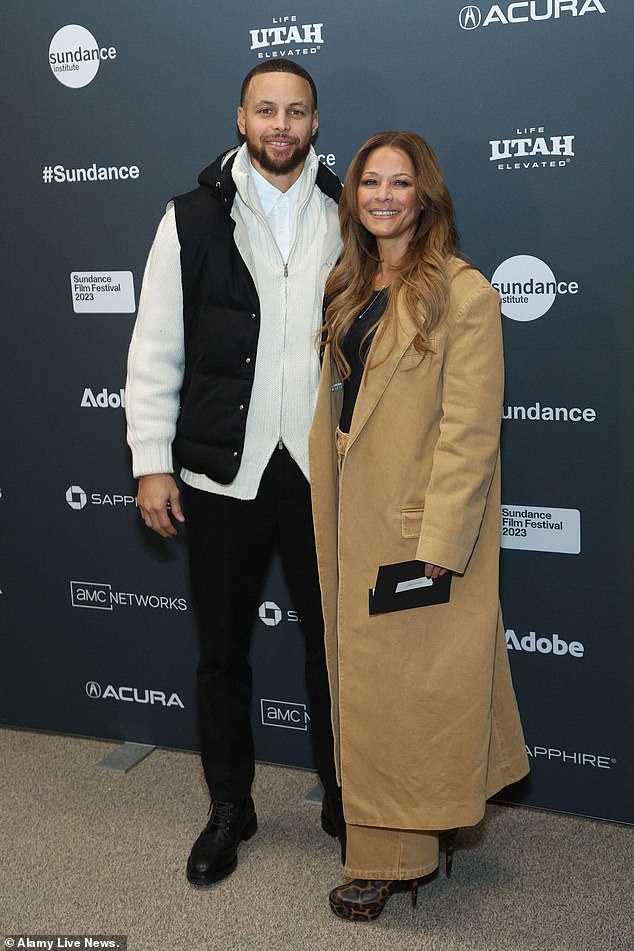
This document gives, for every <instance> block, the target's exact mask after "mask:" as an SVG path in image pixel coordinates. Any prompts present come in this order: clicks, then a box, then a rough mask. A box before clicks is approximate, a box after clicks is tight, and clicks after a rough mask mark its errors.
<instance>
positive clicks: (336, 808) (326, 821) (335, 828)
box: [321, 787, 346, 865]
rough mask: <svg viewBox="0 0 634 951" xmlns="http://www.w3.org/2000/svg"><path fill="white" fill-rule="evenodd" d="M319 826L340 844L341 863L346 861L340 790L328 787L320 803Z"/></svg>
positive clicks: (344, 826)
mask: <svg viewBox="0 0 634 951" xmlns="http://www.w3.org/2000/svg"><path fill="white" fill-rule="evenodd" d="M321 827H322V829H323V830H324V832H327V833H328V835H331V836H332V837H333V838H335V837H336V838H337V839H339V842H340V844H341V864H342V865H345V863H346V820H345V819H344V817H343V803H342V801H341V790H340V789H339V788H338V787H337V788H336V789H334V790H333V789H328V790H327V791H326V792H325V793H324V798H323V800H322V804H321Z"/></svg>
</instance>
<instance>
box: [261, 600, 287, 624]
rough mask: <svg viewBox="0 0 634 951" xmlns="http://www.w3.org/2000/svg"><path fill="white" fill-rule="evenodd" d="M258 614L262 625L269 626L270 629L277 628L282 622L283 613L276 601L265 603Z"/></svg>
mask: <svg viewBox="0 0 634 951" xmlns="http://www.w3.org/2000/svg"><path fill="white" fill-rule="evenodd" d="M258 614H259V615H260V620H261V621H262V623H263V624H267V625H268V626H269V627H275V625H276V624H279V623H280V621H281V620H282V612H281V611H280V609H279V608H278V606H277V604H276V603H275V601H263V602H262V604H261V605H260V608H259V611H258Z"/></svg>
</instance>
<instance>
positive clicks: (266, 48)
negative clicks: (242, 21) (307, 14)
mask: <svg viewBox="0 0 634 951" xmlns="http://www.w3.org/2000/svg"><path fill="white" fill-rule="evenodd" d="M323 26H324V24H323V23H299V22H298V20H297V16H278V17H272V19H271V25H270V26H264V27H258V28H257V29H255V30H249V37H250V39H251V50H252V51H253V52H257V54H258V59H277V58H280V59H282V58H284V59H291V58H292V57H295V56H314V55H315V53H318V52H319V51H320V50H321V48H322V46H323V42H324V39H323Z"/></svg>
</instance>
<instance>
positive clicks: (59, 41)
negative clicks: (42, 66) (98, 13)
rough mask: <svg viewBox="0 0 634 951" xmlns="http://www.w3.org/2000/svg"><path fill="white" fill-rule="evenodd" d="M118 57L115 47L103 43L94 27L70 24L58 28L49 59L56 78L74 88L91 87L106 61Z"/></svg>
mask: <svg viewBox="0 0 634 951" xmlns="http://www.w3.org/2000/svg"><path fill="white" fill-rule="evenodd" d="M116 58H117V50H116V48H115V47H114V46H107V47H106V46H99V44H98V43H97V40H96V39H95V38H94V36H93V35H92V33H91V32H90V30H87V29H86V27H84V26H79V25H78V24H77V23H70V24H68V26H63V27H62V28H61V30H58V31H57V33H56V34H55V36H54V37H53V39H52V40H51V45H50V46H49V49H48V62H49V65H50V67H51V70H52V71H53V76H55V79H57V80H59V82H60V83H62V85H64V86H69V87H70V88H71V89H80V88H81V87H82V86H87V85H88V84H89V83H91V82H92V81H93V79H94V78H95V76H96V75H97V70H98V69H99V66H100V65H101V63H102V62H104V61H108V60H113V59H116Z"/></svg>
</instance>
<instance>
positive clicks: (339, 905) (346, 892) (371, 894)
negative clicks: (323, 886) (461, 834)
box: [328, 829, 458, 921]
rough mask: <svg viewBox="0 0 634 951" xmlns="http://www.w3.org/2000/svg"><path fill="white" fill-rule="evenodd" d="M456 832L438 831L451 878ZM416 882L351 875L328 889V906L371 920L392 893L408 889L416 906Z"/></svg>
mask: <svg viewBox="0 0 634 951" xmlns="http://www.w3.org/2000/svg"><path fill="white" fill-rule="evenodd" d="M457 835H458V829H447V830H444V831H443V832H441V833H440V845H441V848H444V850H445V872H446V874H447V878H451V871H452V865H453V857H454V851H455V848H456V837H457ZM419 882H420V879H418V878H412V879H406V880H404V881H394V880H389V879H388V880H386V879H365V878H352V879H350V880H349V881H347V882H345V883H344V884H343V885H338V886H337V888H333V890H332V891H331V892H330V895H329V896H328V898H329V901H330V908H331V909H332V911H333V912H334V914H335V915H337V916H338V917H339V918H347V919H348V920H349V921H374V920H375V919H376V918H378V917H379V915H380V914H381V912H382V911H383V909H384V908H385V906H386V904H387V901H388V898H391V897H392V895H393V894H394V893H395V892H402V891H408V890H409V893H410V900H411V903H412V908H415V907H416V899H417V897H418V885H419Z"/></svg>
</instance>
